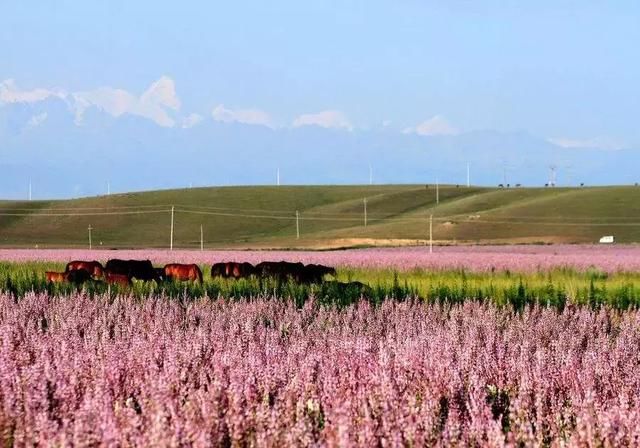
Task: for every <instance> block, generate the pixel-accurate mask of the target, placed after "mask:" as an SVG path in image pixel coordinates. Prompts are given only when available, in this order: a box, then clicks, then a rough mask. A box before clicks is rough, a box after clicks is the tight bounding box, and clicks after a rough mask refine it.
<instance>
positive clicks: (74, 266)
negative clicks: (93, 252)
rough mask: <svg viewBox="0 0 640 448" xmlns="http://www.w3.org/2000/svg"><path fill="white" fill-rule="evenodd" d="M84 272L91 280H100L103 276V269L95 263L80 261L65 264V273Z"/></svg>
mask: <svg viewBox="0 0 640 448" xmlns="http://www.w3.org/2000/svg"><path fill="white" fill-rule="evenodd" d="M79 270H85V271H87V272H88V273H89V274H90V275H91V276H92V277H93V278H102V276H103V275H104V274H103V272H104V268H103V267H102V265H101V264H100V263H99V262H97V261H82V260H74V261H70V262H69V263H67V267H66V268H65V270H64V271H65V272H71V271H79Z"/></svg>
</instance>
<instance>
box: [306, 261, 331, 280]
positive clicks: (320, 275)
mask: <svg viewBox="0 0 640 448" xmlns="http://www.w3.org/2000/svg"><path fill="white" fill-rule="evenodd" d="M325 275H332V276H334V277H335V276H336V270H335V268H332V267H331V266H324V265H321V264H308V265H306V266H305V267H304V269H303V270H302V274H301V276H300V279H299V280H300V281H301V282H304V283H321V282H322V280H323V279H324V276H325Z"/></svg>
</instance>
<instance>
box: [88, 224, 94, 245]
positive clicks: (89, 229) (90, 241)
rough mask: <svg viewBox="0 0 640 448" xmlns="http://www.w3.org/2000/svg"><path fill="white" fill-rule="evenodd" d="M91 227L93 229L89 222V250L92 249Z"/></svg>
mask: <svg viewBox="0 0 640 448" xmlns="http://www.w3.org/2000/svg"><path fill="white" fill-rule="evenodd" d="M91 229H93V227H91V224H89V228H88V230H89V250H91V249H92V245H91Z"/></svg>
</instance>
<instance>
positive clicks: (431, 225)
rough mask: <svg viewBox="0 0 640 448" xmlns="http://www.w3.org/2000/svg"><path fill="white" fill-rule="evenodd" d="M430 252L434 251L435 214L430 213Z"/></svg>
mask: <svg viewBox="0 0 640 448" xmlns="http://www.w3.org/2000/svg"><path fill="white" fill-rule="evenodd" d="M429 253H430V254H432V253H433V214H431V215H429Z"/></svg>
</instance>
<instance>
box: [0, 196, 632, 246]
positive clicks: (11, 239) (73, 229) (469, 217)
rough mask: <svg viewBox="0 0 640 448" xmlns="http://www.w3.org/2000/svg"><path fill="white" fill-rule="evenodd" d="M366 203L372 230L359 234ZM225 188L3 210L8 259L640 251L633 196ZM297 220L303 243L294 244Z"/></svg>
mask: <svg viewBox="0 0 640 448" xmlns="http://www.w3.org/2000/svg"><path fill="white" fill-rule="evenodd" d="M364 198H366V199H367V226H366V227H365V226H364ZM439 198H440V202H439V204H436V190H435V188H434V186H432V185H431V186H425V185H374V186H369V185H367V186H280V187H220V188H194V189H185V190H166V191H154V192H143V193H129V194H118V195H111V196H100V197H91V198H83V199H75V200H67V201H33V202H15V201H4V202H2V201H0V245H2V246H5V247H35V246H36V245H38V247H60V246H65V247H71V246H85V245H86V244H87V234H88V232H87V228H88V226H89V225H91V226H92V228H93V241H94V245H96V246H100V245H102V247H109V248H111V247H113V248H125V247H167V246H168V245H169V234H170V222H171V218H170V217H171V213H170V210H171V207H172V206H174V207H175V221H174V223H175V226H174V247H184V248H188V247H193V248H196V247H199V245H200V243H199V240H200V226H201V225H202V228H203V233H204V239H205V247H206V248H213V247H237V248H243V247H314V248H320V247H336V246H338V247H340V246H358V245H368V244H416V243H418V244H419V243H424V242H425V240H426V239H427V238H428V235H429V233H428V216H429V215H430V214H432V215H433V235H434V240H436V241H437V242H443V243H453V242H458V243H462V242H487V243H488V242H500V243H507V242H529V243H537V242H565V243H584V242H595V241H597V239H598V238H599V237H600V236H602V235H605V234H613V235H615V236H616V239H617V241H619V242H638V241H640V188H639V187H632V186H629V187H601V188H539V189H529V188H526V189H525V188H521V189H494V188H476V187H472V188H464V187H456V186H443V187H440V190H439ZM296 211H298V212H299V216H300V220H299V228H300V239H296V219H295V217H296Z"/></svg>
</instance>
